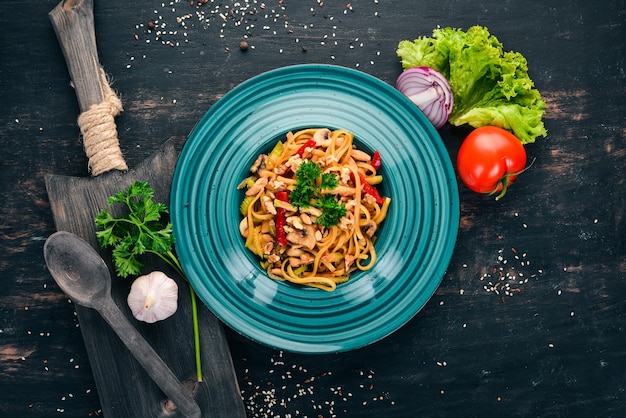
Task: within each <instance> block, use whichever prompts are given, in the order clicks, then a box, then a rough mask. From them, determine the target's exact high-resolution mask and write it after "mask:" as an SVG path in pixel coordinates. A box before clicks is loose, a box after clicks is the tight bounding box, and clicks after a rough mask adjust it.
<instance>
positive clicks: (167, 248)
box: [95, 181, 181, 277]
mask: <svg viewBox="0 0 626 418" xmlns="http://www.w3.org/2000/svg"><path fill="white" fill-rule="evenodd" d="M153 197H154V191H153V190H152V188H151V187H150V185H149V184H148V183H146V182H139V181H137V182H134V183H132V184H131V185H130V186H129V187H128V189H126V190H122V191H120V192H118V193H116V194H115V195H113V196H111V197H109V199H108V204H109V206H113V205H114V204H116V203H122V204H124V205H125V206H126V209H127V211H128V213H127V214H126V215H122V216H119V217H113V215H111V213H110V212H109V211H108V210H103V211H102V212H100V213H98V214H97V215H96V219H95V221H96V228H97V229H98V230H97V231H96V237H97V238H98V242H99V243H100V245H101V246H102V247H105V248H106V247H113V261H114V262H115V270H116V271H117V274H118V275H119V276H120V277H128V276H130V275H137V274H140V272H141V269H142V267H143V263H142V262H141V261H140V260H139V256H141V255H143V254H145V253H153V254H156V255H158V256H159V257H160V258H162V259H163V260H164V261H166V262H167V263H168V264H169V265H171V266H172V267H174V268H175V269H176V270H180V269H179V263H178V260H177V259H176V256H175V255H174V254H173V252H172V246H173V244H174V241H175V237H174V234H173V233H172V224H171V223H170V222H164V221H163V220H162V219H163V218H164V216H165V215H167V214H168V213H169V211H168V210H167V207H166V206H165V205H164V204H162V203H157V202H155V201H154V200H153ZM178 272H179V273H181V271H178Z"/></svg>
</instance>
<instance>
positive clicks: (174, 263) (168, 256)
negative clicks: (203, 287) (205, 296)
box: [148, 251, 202, 382]
mask: <svg viewBox="0 0 626 418" xmlns="http://www.w3.org/2000/svg"><path fill="white" fill-rule="evenodd" d="M148 252H152V253H154V254H156V255H158V256H159V257H160V258H161V259H162V260H163V261H165V262H166V263H167V264H169V265H170V267H172V268H173V269H174V270H176V273H178V274H179V275H180V276H181V277H182V278H183V279H185V281H186V282H187V284H188V285H189V293H190V296H191V316H192V320H193V342H194V347H195V357H196V377H197V379H198V382H202V356H201V353H200V329H199V328H200V327H199V325H198V304H197V303H196V292H195V291H194V290H193V287H192V286H191V283H189V279H187V276H186V275H185V272H184V271H183V267H182V266H181V265H180V262H179V261H178V258H176V256H175V255H174V253H173V252H172V251H168V252H166V253H164V254H162V253H159V252H156V251H148Z"/></svg>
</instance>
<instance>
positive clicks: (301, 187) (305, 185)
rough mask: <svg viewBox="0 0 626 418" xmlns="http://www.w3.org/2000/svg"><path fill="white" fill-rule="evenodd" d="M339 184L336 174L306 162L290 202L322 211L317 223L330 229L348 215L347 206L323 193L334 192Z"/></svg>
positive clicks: (297, 174) (297, 172)
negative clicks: (324, 171)
mask: <svg viewBox="0 0 626 418" xmlns="http://www.w3.org/2000/svg"><path fill="white" fill-rule="evenodd" d="M318 179H320V181H319V186H318ZM338 184H339V180H338V179H337V176H336V175H335V174H332V173H322V168H321V167H320V166H319V164H317V163H316V162H314V161H309V160H306V161H304V162H302V164H300V167H298V171H296V184H295V185H294V189H293V190H292V191H291V193H290V194H289V200H290V202H291V204H292V205H294V206H298V207H301V208H305V207H309V206H313V207H315V208H317V209H320V210H321V211H322V214H321V215H320V216H319V217H318V218H317V223H319V224H320V225H322V226H323V227H327V228H328V227H331V226H334V225H337V224H338V223H339V219H340V218H341V217H343V216H345V215H346V205H344V204H340V203H339V202H338V201H337V200H336V199H335V198H334V197H333V196H332V195H330V194H324V193H323V192H322V191H323V190H332V189H334V188H335V187H337V185H338Z"/></svg>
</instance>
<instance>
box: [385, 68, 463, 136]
mask: <svg viewBox="0 0 626 418" xmlns="http://www.w3.org/2000/svg"><path fill="white" fill-rule="evenodd" d="M396 89H397V90H398V91H400V92H401V93H402V94H404V95H405V96H406V97H408V98H409V100H411V101H412V102H413V103H415V104H416V105H417V107H419V108H420V110H421V111H422V112H423V113H424V115H425V116H426V117H427V118H428V120H430V122H431V123H432V124H433V126H434V127H435V128H436V129H439V128H441V127H442V126H443V125H445V123H446V122H447V121H448V118H449V117H450V114H451V113H452V108H453V107H454V96H453V94H452V89H451V88H450V83H448V80H447V79H446V78H445V77H444V76H443V74H441V73H440V72H439V71H437V70H434V69H432V68H430V67H413V68H409V69H407V70H405V71H403V72H402V74H400V76H399V77H398V79H397V80H396Z"/></svg>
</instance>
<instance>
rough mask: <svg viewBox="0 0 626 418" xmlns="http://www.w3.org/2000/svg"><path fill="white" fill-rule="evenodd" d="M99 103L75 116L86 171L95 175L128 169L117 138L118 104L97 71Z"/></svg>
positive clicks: (118, 101) (107, 83)
mask: <svg viewBox="0 0 626 418" xmlns="http://www.w3.org/2000/svg"><path fill="white" fill-rule="evenodd" d="M100 77H101V83H100V84H101V86H102V93H103V94H102V96H103V101H102V102H101V103H98V104H94V105H91V106H90V107H89V109H87V110H86V111H84V112H82V113H81V114H80V115H79V116H78V126H79V128H80V131H81V133H82V135H83V146H84V147H85V154H87V158H89V170H90V171H91V174H92V175H93V176H98V175H100V174H102V173H104V172H107V171H109V170H113V169H117V170H121V171H126V170H128V166H127V165H126V161H124V156H123V155H122V150H121V149H120V143H119V140H118V137H117V127H116V126H115V116H117V115H119V114H120V113H121V112H122V110H123V109H122V101H121V100H120V99H119V98H118V97H117V95H116V94H115V92H113V90H112V89H111V86H110V85H109V82H108V80H107V78H106V74H105V73H104V70H103V69H100Z"/></svg>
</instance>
